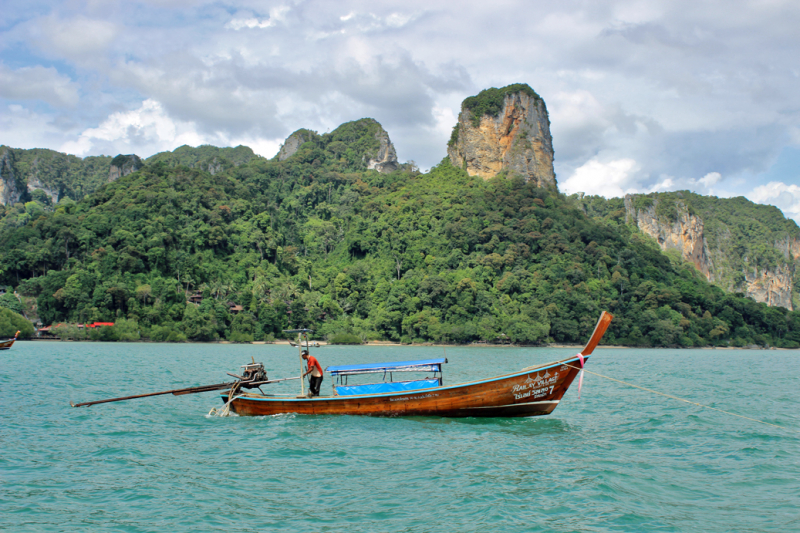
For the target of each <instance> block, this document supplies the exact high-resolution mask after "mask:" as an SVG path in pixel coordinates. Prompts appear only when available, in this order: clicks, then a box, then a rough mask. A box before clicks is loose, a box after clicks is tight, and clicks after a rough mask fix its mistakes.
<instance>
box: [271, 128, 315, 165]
mask: <svg viewBox="0 0 800 533" xmlns="http://www.w3.org/2000/svg"><path fill="white" fill-rule="evenodd" d="M316 137H317V134H316V133H314V132H313V131H311V130H307V129H304V128H303V129H299V130H297V131H296V132H294V133H292V134H291V135H289V136H288V137H287V138H286V140H285V141H284V143H283V144H282V145H281V149H280V150H278V155H277V156H276V157H277V158H278V161H285V160H286V159H289V158H290V157H292V156H293V155H294V154H295V153H296V152H297V150H299V149H300V147H301V146H303V144H305V143H307V142H309V141H312V140H314V139H315V138H316Z"/></svg>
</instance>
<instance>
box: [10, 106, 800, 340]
mask: <svg viewBox="0 0 800 533" xmlns="http://www.w3.org/2000/svg"><path fill="white" fill-rule="evenodd" d="M376 126H377V127H378V128H379V127H380V126H379V125H378V124H377V123H376V122H374V121H372V120H371V119H366V120H363V121H356V122H353V123H348V124H345V125H343V126H342V127H340V128H338V129H337V130H335V131H334V132H331V133H330V134H325V135H316V134H315V135H314V136H313V137H310V138H311V140H310V141H308V142H306V143H305V144H303V145H302V146H301V147H300V148H299V150H298V151H297V153H295V154H294V155H293V156H291V157H290V158H288V159H286V160H285V161H280V162H279V161H276V160H272V161H268V160H265V159H264V158H259V157H256V158H252V159H250V160H249V161H247V162H246V163H242V164H240V165H238V166H236V165H230V166H223V169H222V170H220V171H219V172H216V173H215V174H211V173H209V172H208V171H206V170H204V169H202V168H191V167H189V166H186V165H177V166H171V165H170V164H167V162H166V161H156V162H155V163H151V164H148V165H147V166H145V167H144V168H143V169H141V170H140V171H138V172H135V173H133V174H130V175H128V176H126V177H124V178H121V179H119V180H117V181H116V182H114V183H109V184H106V185H104V186H103V187H101V188H100V189H99V190H98V191H97V192H95V193H94V194H92V195H90V196H87V197H85V198H84V199H83V200H81V201H80V202H77V203H75V202H66V203H63V204H62V202H59V204H57V205H56V206H54V207H51V208H47V207H46V206H42V205H37V206H33V207H32V208H31V209H30V210H29V208H28V206H26V205H24V204H17V205H14V206H10V207H7V208H4V209H0V265H2V266H0V283H3V284H10V285H13V286H14V287H16V290H17V291H18V292H19V293H20V294H22V295H23V296H29V297H36V299H37V308H38V313H39V316H40V318H41V320H42V322H43V323H45V324H54V323H59V322H63V323H73V324H74V323H87V322H93V321H113V322H115V323H117V326H114V328H99V330H97V331H94V330H93V331H90V332H88V333H86V332H82V333H81V332H78V331H77V328H76V331H75V332H65V335H67V334H68V335H81V334H83V335H96V336H102V335H105V337H103V338H108V339H109V340H114V339H119V340H136V339H137V338H149V339H151V340H157V341H173V342H180V341H183V340H187V339H189V340H196V341H211V340H215V339H228V340H235V341H250V340H263V339H272V338H277V337H283V336H284V335H283V334H282V330H283V329H290V328H299V327H308V328H311V329H314V330H315V331H316V333H317V335H318V336H319V337H324V338H329V339H333V338H335V336H336V335H337V334H349V335H353V336H355V337H357V338H358V339H360V340H365V339H368V340H371V339H383V340H394V341H402V342H406V343H410V342H429V341H437V342H456V343H468V342H475V341H486V342H515V343H525V344H539V343H547V342H559V343H583V342H585V341H586V339H587V338H588V336H589V335H590V334H591V332H592V329H593V328H594V325H595V322H596V320H597V318H598V316H599V314H600V311H602V310H609V311H611V312H612V313H614V315H615V317H616V318H615V319H614V321H613V322H612V325H611V327H610V329H609V331H608V333H607V334H606V337H605V339H604V340H605V342H606V343H617V344H626V345H632V346H687V347H699V346H729V345H734V346H745V345H750V344H757V345H763V346H766V345H770V346H785V347H797V346H800V314H799V313H794V312H788V311H787V310H786V309H783V308H769V307H767V306H766V305H764V304H757V303H755V302H753V301H752V300H749V299H745V298H742V297H740V296H737V295H733V294H726V293H724V292H723V291H722V290H721V289H719V288H718V287H715V286H713V285H710V284H709V283H707V282H706V281H705V279H704V278H703V277H702V276H701V275H699V274H698V272H697V271H696V270H695V269H694V267H693V266H691V265H688V264H685V263H682V262H681V261H680V260H679V259H677V258H674V257H669V256H667V255H665V254H662V253H661V252H660V250H659V249H658V247H657V246H656V245H655V243H654V242H653V241H652V240H651V239H649V238H645V237H644V236H642V235H641V234H639V233H638V231H637V230H636V229H635V228H632V227H630V226H627V225H625V223H624V206H622V204H621V200H620V202H619V205H617V203H616V202H615V201H608V202H606V204H604V205H600V203H599V202H596V201H594V200H591V199H589V200H588V201H587V202H585V203H584V204H579V203H578V202H576V201H575V200H574V199H571V198H567V197H565V196H564V195H560V194H558V193H557V192H555V191H551V190H546V189H540V188H536V187H534V186H533V185H532V184H530V183H525V182H524V181H522V180H521V179H519V178H516V177H499V178H495V179H493V180H489V181H486V182H485V181H483V180H482V179H480V178H477V177H470V176H469V175H467V173H466V172H464V171H463V170H461V169H459V168H456V167H453V166H451V165H450V163H449V160H448V159H446V158H445V159H444V160H443V161H442V162H441V163H440V164H439V165H438V166H436V167H434V168H433V169H431V171H430V172H429V173H428V174H420V173H419V172H416V171H414V170H412V169H411V168H410V167H406V168H404V169H403V170H399V171H396V172H394V173H391V174H380V173H378V172H376V171H372V170H366V161H367V160H368V159H369V157H370V154H373V153H374V151H375V150H377V146H376V135H375V133H376V131H377V129H376ZM198 159H200V157H199V156H198ZM34 203H36V202H34ZM584 210H586V213H584ZM620 211H621V214H620ZM23 214H25V215H27V216H28V218H27V219H25V220H24V223H21V218H20V217H21V216H22V215H23ZM23 218H24V217H23ZM190 297H191V298H192V300H193V301H195V302H197V303H190V302H188V300H189V299H190ZM235 304H238V305H241V306H243V310H242V311H239V312H236V311H235V310H234V309H233V306H234V305H235Z"/></svg>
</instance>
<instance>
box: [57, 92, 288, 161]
mask: <svg viewBox="0 0 800 533" xmlns="http://www.w3.org/2000/svg"><path fill="white" fill-rule="evenodd" d="M282 142H283V139H265V138H261V137H258V136H252V135H243V136H230V135H229V134H228V133H227V132H224V131H217V132H213V133H211V134H204V133H201V132H199V131H198V128H197V125H196V124H195V123H193V122H188V121H182V120H178V119H175V118H173V117H171V116H169V114H168V113H167V112H166V110H165V109H164V107H163V106H162V105H161V104H160V103H159V102H157V101H155V100H152V99H148V100H145V101H144V102H142V104H141V105H140V106H139V107H138V108H137V109H134V110H131V111H124V112H118V113H113V114H111V115H110V116H109V117H108V118H107V119H106V120H104V121H103V122H102V123H101V124H100V125H99V126H98V127H96V128H89V129H86V130H84V131H83V132H82V133H81V134H80V135H79V136H78V138H77V140H71V141H67V142H65V143H64V144H63V145H62V146H61V147H60V148H59V150H60V151H62V152H67V153H70V154H74V155H78V156H81V157H85V156H87V155H96V154H106V155H116V154H118V153H124V154H128V153H134V154H137V155H139V156H140V157H149V156H151V155H153V154H155V153H158V152H164V151H171V150H174V149H175V148H177V147H179V146H183V145H184V144H186V145H189V146H199V145H201V144H213V145H215V146H238V145H244V146H248V147H250V148H251V149H252V150H253V151H254V152H255V153H256V154H258V155H261V156H264V157H267V158H271V157H273V156H274V155H275V154H277V153H278V150H279V149H280V145H281V143H282Z"/></svg>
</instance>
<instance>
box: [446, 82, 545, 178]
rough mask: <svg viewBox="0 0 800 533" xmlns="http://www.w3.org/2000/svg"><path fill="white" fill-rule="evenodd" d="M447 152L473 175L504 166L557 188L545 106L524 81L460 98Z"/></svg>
mask: <svg viewBox="0 0 800 533" xmlns="http://www.w3.org/2000/svg"><path fill="white" fill-rule="evenodd" d="M447 154H448V156H449V157H450V162H451V163H452V164H453V165H455V166H458V167H462V168H464V169H465V170H466V171H467V172H468V173H469V174H470V175H471V176H480V177H482V178H483V179H489V178H492V177H494V176H496V175H497V174H498V173H500V172H501V171H504V170H505V171H508V172H514V173H517V174H519V175H520V176H522V177H523V178H525V180H526V181H533V182H535V183H536V185H538V186H539V187H550V188H556V178H555V171H554V170H553V140H552V137H551V136H550V119H549V117H548V115H547V107H546V106H545V103H544V100H542V99H541V98H540V97H539V95H537V94H536V93H535V92H534V91H533V90H532V89H531V88H530V87H529V86H527V85H524V84H517V85H509V86H508V87H504V88H502V89H494V88H493V89H487V90H485V91H482V92H481V93H479V94H478V95H477V96H474V97H471V98H467V99H466V100H464V102H463V103H462V105H461V113H460V114H459V115H458V124H456V126H455V128H454V130H453V135H452V137H451V139H450V143H449V144H448V149H447Z"/></svg>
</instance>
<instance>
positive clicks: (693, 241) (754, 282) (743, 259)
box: [624, 192, 800, 310]
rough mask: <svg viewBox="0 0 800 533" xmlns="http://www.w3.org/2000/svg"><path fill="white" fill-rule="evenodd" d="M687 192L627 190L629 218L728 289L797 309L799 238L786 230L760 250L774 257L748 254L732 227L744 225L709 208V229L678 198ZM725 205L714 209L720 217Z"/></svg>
mask: <svg viewBox="0 0 800 533" xmlns="http://www.w3.org/2000/svg"><path fill="white" fill-rule="evenodd" d="M689 196H691V197H692V198H694V195H691V193H685V192H684V193H668V194H663V193H661V194H652V195H647V196H644V195H626V196H625V200H624V205H625V213H626V222H628V223H634V224H635V225H636V226H637V227H638V228H639V230H640V231H642V232H643V233H645V234H647V235H649V236H651V237H653V238H654V239H655V240H656V241H657V242H658V244H659V246H660V247H661V249H662V250H665V251H666V250H678V251H679V252H680V253H681V256H682V257H683V259H684V260H686V261H689V262H691V263H692V264H694V265H695V267H697V269H698V270H699V271H700V272H702V273H703V275H705V276H706V278H707V279H708V280H709V281H710V282H712V283H714V284H715V285H717V286H719V287H721V288H722V289H724V290H725V291H727V292H741V293H744V294H745V295H746V296H748V297H750V298H753V299H754V300H755V301H757V302H763V303H766V304H767V305H770V306H780V307H786V308H787V309H790V310H791V309H793V307H794V303H793V291H794V284H795V266H796V261H797V260H798V258H800V238H797V237H793V236H791V235H784V236H782V237H781V238H779V239H777V240H775V241H774V242H766V243H764V244H765V245H766V246H765V247H764V249H763V250H762V251H761V254H762V256H771V260H767V259H768V258H767V257H758V256H753V255H750V256H748V254H747V253H746V252H745V253H742V252H741V250H742V247H741V245H740V244H735V241H736V239H735V238H734V235H733V232H736V231H740V230H739V229H737V227H736V226H735V225H732V224H731V222H730V221H728V224H725V223H724V222H723V221H722V220H716V219H714V217H713V215H712V214H711V213H713V212H714V211H709V215H708V216H711V217H712V222H713V223H714V224H713V225H714V226H715V230H714V231H713V232H711V235H710V234H709V231H708V230H707V227H706V224H705V223H704V221H703V220H702V218H701V217H700V216H699V215H698V214H696V213H695V212H694V208H693V206H692V204H691V203H690V202H688V201H684V200H681V198H680V197H685V198H688V197H689ZM716 200H717V201H718V202H719V201H726V200H719V199H716ZM727 201H730V200H727ZM761 207H763V208H766V206H761ZM764 210H765V209H764ZM721 211H722V210H721V209H716V212H717V214H718V215H717V216H718V217H720V216H722V214H721ZM750 222H751V224H750V225H755V220H754V219H750ZM753 244H757V243H753ZM770 246H771V247H772V250H773V251H772V252H770V251H769V249H770ZM776 252H777V253H776ZM776 257H778V258H779V259H776Z"/></svg>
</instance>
